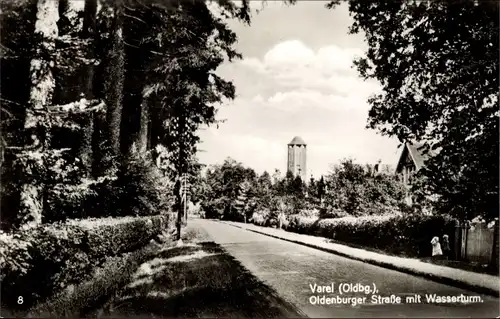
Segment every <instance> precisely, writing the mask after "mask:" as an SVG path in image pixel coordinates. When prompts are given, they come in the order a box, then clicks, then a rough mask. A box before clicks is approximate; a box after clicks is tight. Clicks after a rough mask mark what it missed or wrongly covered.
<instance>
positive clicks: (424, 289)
mask: <svg viewBox="0 0 500 319" xmlns="http://www.w3.org/2000/svg"><path fill="white" fill-rule="evenodd" d="M189 223H190V224H191V226H195V227H200V228H203V229H205V230H206V231H207V233H208V234H209V236H210V237H211V239H212V240H213V241H214V242H215V243H217V244H219V245H220V246H222V247H223V248H224V249H225V250H226V251H227V252H228V253H229V254H230V255H232V256H233V257H234V258H235V259H236V260H238V261H239V262H240V263H241V264H242V265H243V266H244V267H246V268H247V269H248V270H249V271H250V272H251V273H252V274H253V275H255V276H256V277H257V278H259V279H260V280H261V281H263V282H264V283H265V284H267V285H268V286H270V287H271V288H273V289H274V290H276V292H277V293H278V295H279V296H280V297H282V298H283V299H284V300H286V301H288V302H290V303H291V304H294V305H295V306H297V307H298V308H299V309H300V310H301V311H302V312H304V313H305V314H306V315H307V316H309V317H315V318H321V317H323V318H326V317H329V318H332V317H344V318H345V317H351V318H353V317H357V318H371V317H386V318H388V317H392V318H394V317H418V318H424V317H426V318H430V317H433V318H439V317H440V318H456V317H462V318H463V317H474V318H480V317H483V318H484V317H486V318H494V317H497V316H499V315H500V311H499V307H500V306H499V299H498V298H495V297H490V296H485V295H479V294H477V293H474V292H471V291H466V290H463V289H459V288H455V287H451V286H447V285H443V284H439V283H436V282H433V281H430V280H427V279H423V278H421V277H416V276H412V275H408V274H405V273H401V272H398V271H394V270H389V269H386V268H381V267H378V266H374V265H370V264H366V263H363V262H360V261H356V260H351V259H348V258H344V257H340V256H337V255H334V254H331V253H327V252H323V251H320V250H316V249H313V248H309V247H305V246H302V245H298V244H294V243H290V242H286V241H283V240H280V239H275V238H272V237H269V236H265V235H261V234H257V233H253V232H250V231H247V230H243V229H240V228H237V227H234V226H230V225H227V224H224V223H222V222H218V221H214V220H204V219H193V220H190V221H189ZM332 283H333V284H334V289H338V288H337V287H338V285H339V284H341V283H344V284H352V285H356V284H361V285H363V286H366V285H368V286H370V287H373V285H374V284H375V287H376V289H377V290H378V293H377V294H375V295H380V296H390V295H394V296H393V297H392V299H390V300H387V299H378V297H377V296H375V297H372V295H371V294H368V295H367V294H364V293H362V292H358V293H351V294H345V293H344V294H342V295H339V294H338V293H334V294H333V293H328V292H325V293H313V292H312V287H311V286H314V285H316V286H331V284H332ZM358 286H359V285H358ZM346 287H348V286H346ZM326 289H328V288H326ZM415 294H418V295H420V296H421V298H422V299H421V300H422V303H406V297H408V296H411V297H413V296H415ZM426 294H427V295H434V294H436V295H438V296H452V297H453V296H461V295H464V296H475V297H476V298H478V299H479V300H478V302H473V303H469V304H461V303H446V304H443V303H441V304H438V303H427V302H426ZM323 295H325V296H326V298H333V301H332V302H333V303H335V300H339V299H338V298H336V297H337V296H338V297H339V298H341V297H343V298H346V299H344V301H345V302H351V303H352V301H353V300H354V301H356V300H358V301H362V300H360V299H359V298H363V297H365V298H366V299H365V303H364V304H358V305H355V306H352V305H345V304H344V305H341V304H340V305H339V304H322V305H321V304H315V305H314V304H312V302H314V299H317V297H321V296H323ZM314 296H316V297H314ZM353 297H355V298H356V299H353ZM394 297H396V298H394ZM397 297H399V298H401V302H402V303H401V304H394V302H396V301H397ZM347 298H351V299H347ZM372 298H377V300H380V301H381V302H384V301H387V302H388V303H378V304H374V303H372ZM329 300H332V299H329Z"/></svg>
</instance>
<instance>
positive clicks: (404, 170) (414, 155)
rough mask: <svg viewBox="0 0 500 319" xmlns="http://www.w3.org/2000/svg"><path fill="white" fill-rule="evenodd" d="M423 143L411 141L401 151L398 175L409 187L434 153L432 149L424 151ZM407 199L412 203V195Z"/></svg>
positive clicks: (397, 167) (397, 169) (397, 168)
mask: <svg viewBox="0 0 500 319" xmlns="http://www.w3.org/2000/svg"><path fill="white" fill-rule="evenodd" d="M423 145H424V144H423V143H416V142H409V141H408V142H406V143H404V145H403V151H402V152H401V155H400V157H399V160H398V164H397V166H396V175H398V176H400V177H401V180H402V181H403V183H404V184H405V186H406V187H407V189H409V188H410V186H411V182H412V177H413V176H414V174H415V173H416V172H418V171H419V170H420V169H421V168H422V167H424V165H425V161H426V160H427V159H429V157H430V156H432V155H433V154H434V152H432V151H429V152H427V153H424V152H423V151H422V150H421V147H422V146H423ZM406 200H407V203H408V204H411V203H412V199H411V196H410V195H408V196H407V199H406Z"/></svg>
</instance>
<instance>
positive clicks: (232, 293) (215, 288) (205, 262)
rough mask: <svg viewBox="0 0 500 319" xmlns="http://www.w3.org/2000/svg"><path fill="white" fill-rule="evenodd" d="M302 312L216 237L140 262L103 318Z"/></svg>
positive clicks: (259, 315)
mask: <svg viewBox="0 0 500 319" xmlns="http://www.w3.org/2000/svg"><path fill="white" fill-rule="evenodd" d="M139 316H140V317H150V318H151V317H198V318H199V317H245V318H246V317H252V318H255V317H257V318H275V317H306V316H305V315H304V314H303V313H301V312H300V310H298V309H297V308H296V307H295V306H293V305H291V304H290V303H288V302H286V301H285V300H283V299H282V298H280V297H279V296H278V295H277V293H276V292H275V291H274V290H273V289H271V288H270V287H268V286H267V285H265V284H263V283H262V282H260V281H259V280H258V279H257V278H256V277H255V276H253V275H252V274H251V273H250V272H249V271H248V270H247V269H245V268H244V267H243V266H242V265H241V264H240V263H239V262H238V261H237V260H235V259H234V258H233V257H232V256H231V255H229V254H228V253H227V252H226V251H225V250H224V249H223V248H222V247H220V246H219V245H217V244H216V243H214V242H210V241H202V242H196V241H194V242H185V244H184V245H183V246H181V247H173V248H166V249H162V250H160V251H159V252H158V253H157V254H156V255H155V256H154V257H153V258H152V259H151V260H149V261H148V262H147V263H145V264H143V265H141V267H140V268H139V270H138V271H137V272H136V274H134V276H133V278H132V281H131V282H130V284H129V285H128V286H127V287H125V288H124V289H123V290H121V291H120V293H119V294H118V296H117V297H116V298H115V300H114V301H113V302H112V303H111V304H110V305H109V307H108V309H106V310H105V311H104V313H102V315H101V317H114V318H116V317H139Z"/></svg>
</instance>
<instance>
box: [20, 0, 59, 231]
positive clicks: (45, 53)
mask: <svg viewBox="0 0 500 319" xmlns="http://www.w3.org/2000/svg"><path fill="white" fill-rule="evenodd" d="M58 20H59V2H58V1H57V0H39V1H38V3H37V14H36V23H35V35H37V36H39V37H40V39H41V42H40V43H39V44H38V47H37V50H36V55H35V57H34V58H33V59H32V60H31V64H30V75H31V90H30V98H29V108H28V110H27V114H26V119H25V123H24V128H25V129H26V131H27V132H28V134H30V135H31V139H32V146H35V151H37V152H42V151H44V150H46V149H47V148H48V145H49V133H48V127H46V126H45V123H44V117H43V116H42V117H41V116H40V115H41V114H43V113H44V111H45V110H46V108H47V106H49V105H50V104H51V103H52V96H53V93H54V88H55V80H54V76H53V74H52V67H53V66H54V62H53V61H49V60H44V58H45V57H53V56H54V50H55V40H56V38H57V37H58V31H59V30H58V27H57V21H58ZM41 164H42V165H43V163H41ZM25 173H26V174H28V172H25ZM40 178H43V177H42V176H37V177H36V178H35V179H40ZM28 180H31V179H30V178H29V177H28ZM20 204H21V205H20V213H21V216H22V223H23V224H24V226H27V227H31V226H34V225H37V224H40V223H41V222H42V212H43V186H42V184H41V183H37V184H35V182H33V181H30V182H27V183H25V184H23V185H22V186H21V203H20Z"/></svg>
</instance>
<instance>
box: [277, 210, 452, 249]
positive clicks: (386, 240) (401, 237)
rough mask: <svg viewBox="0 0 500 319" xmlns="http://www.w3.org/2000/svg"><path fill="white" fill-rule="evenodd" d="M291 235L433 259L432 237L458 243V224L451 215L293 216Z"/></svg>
mask: <svg viewBox="0 0 500 319" xmlns="http://www.w3.org/2000/svg"><path fill="white" fill-rule="evenodd" d="M288 219H289V223H288V225H287V227H286V228H285V229H286V230H288V231H292V232H296V233H300V234H307V235H314V236H321V237H326V238H331V239H333V240H335V241H339V242H343V243H346V244H354V245H356V246H361V247H369V248H374V249H378V250H382V251H385V252H388V253H391V254H395V255H403V256H407V257H424V256H430V254H431V251H432V250H431V245H430V241H431V239H432V237H434V236H439V237H440V238H441V237H442V236H443V235H444V234H448V236H449V237H450V242H453V241H454V237H455V223H456V220H455V219H454V218H452V217H450V216H447V215H434V216H427V215H418V214H408V215H407V214H393V215H382V216H360V217H353V216H349V217H342V218H326V219H321V218H317V217H305V216H302V215H299V214H297V215H291V216H289V218H288Z"/></svg>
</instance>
